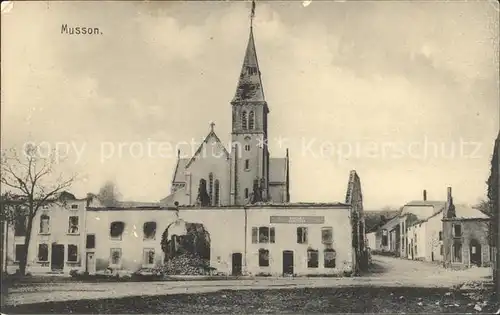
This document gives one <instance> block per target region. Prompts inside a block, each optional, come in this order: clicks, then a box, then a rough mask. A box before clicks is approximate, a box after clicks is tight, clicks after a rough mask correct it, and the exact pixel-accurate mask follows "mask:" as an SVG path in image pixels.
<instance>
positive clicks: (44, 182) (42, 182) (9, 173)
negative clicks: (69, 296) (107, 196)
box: [0, 145, 75, 275]
mask: <svg viewBox="0 0 500 315" xmlns="http://www.w3.org/2000/svg"><path fill="white" fill-rule="evenodd" d="M41 152H42V151H41V150H40V147H38V146H35V145H28V146H26V147H25V148H24V151H22V154H19V152H18V151H17V150H15V149H9V150H5V151H2V165H1V172H0V173H1V177H0V183H1V184H2V185H3V186H4V187H7V188H8V189H10V192H9V194H10V195H9V196H10V198H9V201H10V203H7V204H13V203H15V204H16V207H15V208H14V210H15V211H14V213H13V215H14V216H25V217H26V221H27V223H26V224H27V228H26V236H25V239H24V250H23V253H22V257H20V260H19V271H20V273H21V275H25V274H26V265H27V259H28V249H29V244H30V240H31V232H32V227H33V220H34V218H35V216H36V214H37V213H38V210H39V209H40V208H42V207H43V206H45V205H49V204H53V203H61V204H64V200H63V198H61V197H62V196H64V195H65V194H64V190H65V189H66V188H68V187H70V186H71V184H72V183H73V181H74V180H75V176H74V175H72V176H69V177H67V178H66V177H64V176H63V175H62V174H59V175H58V176H56V174H55V170H54V166H55V163H56V162H57V161H59V160H58V156H57V152H55V151H53V152H48V154H41ZM56 158H57V159H56Z"/></svg>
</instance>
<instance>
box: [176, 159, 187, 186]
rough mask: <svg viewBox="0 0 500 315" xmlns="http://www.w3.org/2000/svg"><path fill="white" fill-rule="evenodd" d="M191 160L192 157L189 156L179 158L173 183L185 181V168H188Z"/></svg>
mask: <svg viewBox="0 0 500 315" xmlns="http://www.w3.org/2000/svg"><path fill="white" fill-rule="evenodd" d="M189 160H190V159H188V158H179V159H178V160H177V165H176V167H175V172H174V178H173V179H172V183H183V182H184V181H185V178H184V170H185V169H186V165H187V164H188V163H189Z"/></svg>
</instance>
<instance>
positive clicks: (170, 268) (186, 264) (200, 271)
mask: <svg viewBox="0 0 500 315" xmlns="http://www.w3.org/2000/svg"><path fill="white" fill-rule="evenodd" d="M161 269H162V271H163V273H164V275H166V276H168V275H193V276H203V275H210V274H211V271H212V269H213V268H210V262H209V261H208V260H207V259H203V258H200V257H199V256H197V255H192V254H183V255H179V256H175V257H173V258H172V259H169V260H168V261H166V262H165V264H164V265H163V266H161Z"/></svg>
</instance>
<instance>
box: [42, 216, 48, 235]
mask: <svg viewBox="0 0 500 315" xmlns="http://www.w3.org/2000/svg"><path fill="white" fill-rule="evenodd" d="M48 233H50V217H49V216H48V215H46V214H42V215H41V216H40V234H48Z"/></svg>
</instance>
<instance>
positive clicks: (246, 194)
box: [245, 188, 248, 198]
mask: <svg viewBox="0 0 500 315" xmlns="http://www.w3.org/2000/svg"><path fill="white" fill-rule="evenodd" d="M245 198H248V188H245Z"/></svg>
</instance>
